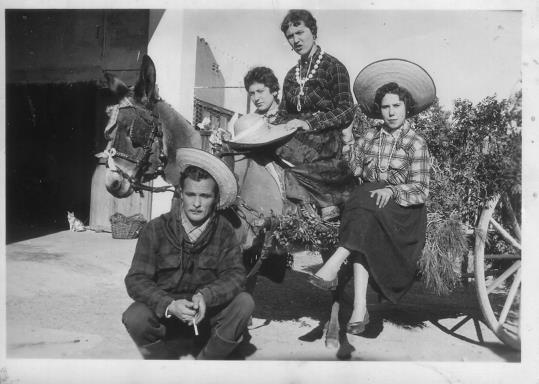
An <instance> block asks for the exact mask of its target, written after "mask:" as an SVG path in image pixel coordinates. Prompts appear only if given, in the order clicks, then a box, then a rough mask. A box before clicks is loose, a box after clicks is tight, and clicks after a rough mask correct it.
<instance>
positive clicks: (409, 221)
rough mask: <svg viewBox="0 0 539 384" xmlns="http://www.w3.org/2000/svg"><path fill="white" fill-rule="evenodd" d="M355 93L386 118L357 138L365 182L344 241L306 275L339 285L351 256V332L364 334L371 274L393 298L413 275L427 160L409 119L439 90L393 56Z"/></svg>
mask: <svg viewBox="0 0 539 384" xmlns="http://www.w3.org/2000/svg"><path fill="white" fill-rule="evenodd" d="M394 79H398V83H397V82H395V81H394ZM354 93H355V95H356V98H357V100H358V103H359V105H360V107H361V108H362V110H363V112H364V113H365V114H366V115H367V116H368V117H371V118H382V119H383V124H382V125H381V126H378V127H375V128H372V129H368V130H366V131H365V132H364V133H363V134H362V136H361V137H359V138H358V139H357V141H356V142H355V145H354V148H353V150H352V152H351V155H350V157H351V158H350V164H351V168H352V170H353V172H354V175H356V176H357V177H358V179H359V182H360V185H359V186H358V187H357V188H356V190H355V191H354V192H353V194H352V196H351V197H350V199H349V200H348V201H347V202H346V205H345V209H344V213H343V215H342V221H341V227H340V231H339V239H340V247H339V248H338V249H337V250H336V251H335V253H334V254H333V255H332V256H331V257H330V258H329V259H328V260H327V261H326V263H325V264H324V265H323V266H322V268H321V269H320V270H318V272H316V274H314V275H312V276H311V277H310V279H309V281H310V282H311V283H312V284H313V285H315V286H317V287H319V288H323V289H332V288H334V287H335V286H336V283H337V273H338V271H339V268H340V267H341V264H342V263H343V262H344V261H345V259H346V258H349V261H351V262H352V263H353V271H354V295H355V296H354V309H353V312H352V316H351V318H350V321H349V323H348V326H347V332H349V333H351V334H359V333H362V332H363V331H364V330H365V325H366V324H367V323H368V322H369V313H368V311H367V302H366V295H367V286H368V282H369V278H370V279H371V283H372V285H373V288H374V289H376V290H377V291H379V293H381V294H382V295H383V296H385V297H386V298H387V299H389V300H390V301H392V302H396V301H397V300H399V299H400V298H401V297H402V296H403V295H404V294H405V293H406V291H407V290H408V289H409V288H410V286H411V285H412V283H413V280H414V278H415V275H416V268H417V266H416V264H417V260H418V259H419V257H420V255H421V252H422V249H423V246H424V243H425V232H426V209H425V201H426V199H427V196H428V193H429V173H430V159H429V151H428V148H427V144H426V142H425V140H424V139H423V138H422V137H421V136H419V135H418V134H417V133H416V132H414V130H413V129H412V128H411V127H410V124H409V123H408V121H407V120H406V118H407V117H412V116H414V115H416V114H417V113H419V112H421V111H423V110H425V109H426V108H428V107H429V106H430V104H432V102H433V101H434V98H435V93H436V89H435V86H434V82H433V81H432V79H431V78H430V76H429V75H428V73H427V72H425V71H424V70H423V69H422V68H421V67H419V66H418V65H416V64H414V63H411V62H408V61H404V60H398V59H391V60H382V61H378V62H375V63H372V64H370V65H369V66H367V67H365V68H364V69H363V70H362V71H361V72H360V73H359V75H358V77H357V79H356V81H355V83H354Z"/></svg>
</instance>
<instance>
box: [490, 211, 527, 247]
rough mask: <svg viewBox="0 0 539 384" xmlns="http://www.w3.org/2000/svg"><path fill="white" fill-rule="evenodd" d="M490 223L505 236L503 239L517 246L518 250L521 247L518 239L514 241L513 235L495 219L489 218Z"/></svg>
mask: <svg viewBox="0 0 539 384" xmlns="http://www.w3.org/2000/svg"><path fill="white" fill-rule="evenodd" d="M490 223H491V224H492V225H493V226H494V228H496V230H497V231H498V232H499V233H500V235H502V236H503V237H504V238H505V240H507V241H508V242H510V243H511V245H512V246H513V247H515V248H518V249H519V250H520V249H521V248H520V244H519V243H518V241H516V240H515V239H514V238H513V236H511V235H510V234H509V232H507V231H506V230H505V229H504V228H503V227H502V226H501V225H500V224H499V223H498V222H497V221H496V220H494V219H493V218H490Z"/></svg>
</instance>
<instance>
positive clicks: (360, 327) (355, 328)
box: [346, 311, 369, 335]
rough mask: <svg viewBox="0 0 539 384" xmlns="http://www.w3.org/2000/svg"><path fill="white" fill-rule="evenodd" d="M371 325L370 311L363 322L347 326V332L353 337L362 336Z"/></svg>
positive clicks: (366, 313) (355, 322) (366, 312)
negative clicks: (368, 325) (367, 326)
mask: <svg viewBox="0 0 539 384" xmlns="http://www.w3.org/2000/svg"><path fill="white" fill-rule="evenodd" d="M367 324H369V311H365V316H363V320H362V321H354V322H353V323H348V324H346V332H347V333H350V334H352V335H360V334H362V333H363V332H365V327H366V325H367Z"/></svg>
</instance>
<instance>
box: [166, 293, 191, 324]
mask: <svg viewBox="0 0 539 384" xmlns="http://www.w3.org/2000/svg"><path fill="white" fill-rule="evenodd" d="M193 307H194V304H193V302H191V301H189V300H185V299H179V300H174V301H173V302H172V303H170V305H169V306H168V313H170V314H172V315H174V316H176V317H177V318H178V319H180V320H181V321H183V322H186V323H192V322H193V317H194V316H195V314H196V310H195V309H194V308H193Z"/></svg>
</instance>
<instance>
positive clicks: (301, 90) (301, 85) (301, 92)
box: [296, 49, 324, 112]
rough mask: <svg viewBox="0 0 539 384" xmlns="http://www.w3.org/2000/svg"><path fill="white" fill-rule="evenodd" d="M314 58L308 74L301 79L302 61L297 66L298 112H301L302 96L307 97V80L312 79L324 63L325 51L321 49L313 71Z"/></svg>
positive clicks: (311, 60)
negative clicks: (322, 62) (321, 63)
mask: <svg viewBox="0 0 539 384" xmlns="http://www.w3.org/2000/svg"><path fill="white" fill-rule="evenodd" d="M313 56H314V55H313ZM313 56H311V58H310V60H309V66H308V67H307V72H305V77H301V59H300V60H299V62H298V65H297V66H296V81H297V82H298V84H299V94H298V102H297V103H296V109H297V110H298V112H301V96H305V91H304V88H305V83H306V82H307V80H310V79H312V78H313V76H314V74H315V73H316V70H317V69H318V67H319V66H320V62H321V61H322V57H323V56H324V50H323V49H320V53H319V54H318V59H316V62H315V63H314V67H313V69H312V70H311V64H312V62H313Z"/></svg>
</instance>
